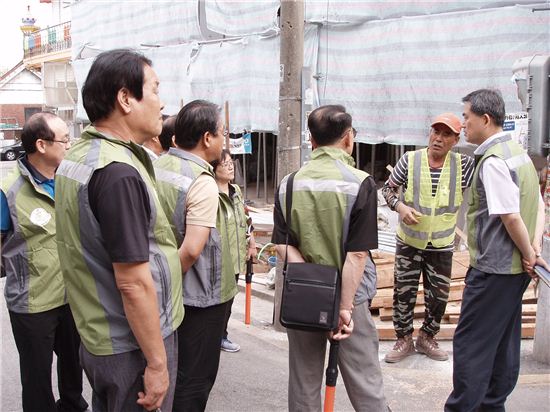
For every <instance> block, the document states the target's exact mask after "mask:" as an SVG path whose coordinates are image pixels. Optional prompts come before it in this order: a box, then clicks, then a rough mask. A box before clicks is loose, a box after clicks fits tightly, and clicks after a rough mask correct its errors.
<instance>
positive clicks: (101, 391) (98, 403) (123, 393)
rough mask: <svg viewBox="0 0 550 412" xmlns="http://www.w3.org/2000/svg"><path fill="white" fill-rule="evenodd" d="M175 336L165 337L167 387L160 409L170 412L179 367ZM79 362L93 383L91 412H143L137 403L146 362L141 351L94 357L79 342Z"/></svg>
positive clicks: (176, 337)
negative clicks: (168, 382)
mask: <svg viewBox="0 0 550 412" xmlns="http://www.w3.org/2000/svg"><path fill="white" fill-rule="evenodd" d="M177 339H178V335H177V333H175V332H174V333H172V334H171V335H170V336H168V337H167V338H166V339H164V347H165V348H166V357H167V361H168V376H169V379H170V386H169V388H168V392H167V393H166V396H165V398H164V401H163V402H162V406H161V410H162V411H165V412H166V411H171V410H172V402H173V399H174V388H175V385H176V372H177V368H178V341H177ZM80 362H81V363H82V367H83V369H84V372H86V376H87V377H88V380H89V381H90V385H91V386H92V390H93V393H92V410H93V411H94V412H119V411H120V412H133V411H136V412H143V411H144V410H145V409H144V408H143V407H142V406H140V405H138V404H137V400H138V392H140V391H143V372H144V371H145V366H146V364H147V363H146V361H145V357H144V356H143V352H141V350H134V351H131V352H125V353H119V354H116V355H106V356H96V355H93V354H91V353H90V352H88V351H87V350H86V348H85V347H84V345H82V344H81V345H80Z"/></svg>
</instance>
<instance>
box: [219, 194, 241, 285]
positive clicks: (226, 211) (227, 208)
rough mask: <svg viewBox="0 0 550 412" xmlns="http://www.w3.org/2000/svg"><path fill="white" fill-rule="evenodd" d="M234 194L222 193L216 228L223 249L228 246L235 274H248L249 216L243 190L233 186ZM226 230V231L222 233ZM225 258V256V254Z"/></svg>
mask: <svg viewBox="0 0 550 412" xmlns="http://www.w3.org/2000/svg"><path fill="white" fill-rule="evenodd" d="M231 187H232V188H233V192H231V191H230V195H227V194H225V193H223V192H220V206H219V210H218V218H217V223H216V226H217V227H218V230H219V232H220V233H222V239H223V241H222V248H224V247H225V246H226V245H227V246H228V250H229V252H230V254H231V261H232V264H233V269H232V270H233V274H234V275H236V274H240V273H245V272H246V253H247V251H248V246H247V240H246V230H247V223H246V220H247V216H246V213H245V209H244V202H243V197H242V193H241V189H240V188H239V186H237V185H231ZM222 228H225V231H222ZM224 256H225V254H224Z"/></svg>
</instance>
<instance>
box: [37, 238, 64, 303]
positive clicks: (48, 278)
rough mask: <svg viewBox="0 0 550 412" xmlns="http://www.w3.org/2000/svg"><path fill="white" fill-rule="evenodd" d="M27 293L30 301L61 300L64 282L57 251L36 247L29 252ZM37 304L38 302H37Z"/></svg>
mask: <svg viewBox="0 0 550 412" xmlns="http://www.w3.org/2000/svg"><path fill="white" fill-rule="evenodd" d="M31 282H32V285H30V284H29V293H30V297H31V298H32V299H38V298H42V299H40V300H41V301H43V302H41V303H42V304H45V301H50V302H54V301H55V300H57V299H58V298H59V299H63V296H64V287H65V286H64V285H65V284H64V281H63V274H62V273H61V268H60V266H59V257H58V255H57V250H54V249H51V248H48V247H42V246H38V247H36V248H34V249H33V250H31V251H29V283H31ZM37 303H38V302H37Z"/></svg>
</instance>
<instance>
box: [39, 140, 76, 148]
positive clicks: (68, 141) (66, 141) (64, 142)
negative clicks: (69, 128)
mask: <svg viewBox="0 0 550 412" xmlns="http://www.w3.org/2000/svg"><path fill="white" fill-rule="evenodd" d="M42 140H44V141H46V142H56V143H63V144H64V145H65V146H66V145H68V144H69V143H70V142H71V140H70V139H63V140H56V139H42Z"/></svg>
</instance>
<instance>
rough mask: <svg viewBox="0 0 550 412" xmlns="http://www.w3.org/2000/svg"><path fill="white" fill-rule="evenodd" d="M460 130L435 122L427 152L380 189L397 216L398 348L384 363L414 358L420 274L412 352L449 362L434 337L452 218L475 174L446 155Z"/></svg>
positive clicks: (407, 161)
mask: <svg viewBox="0 0 550 412" xmlns="http://www.w3.org/2000/svg"><path fill="white" fill-rule="evenodd" d="M461 129H462V124H461V122H460V119H459V118H458V117H457V116H455V115H454V114H452V113H442V114H440V115H439V116H437V117H436V118H435V119H434V120H433V121H432V123H431V130H430V136H429V143H428V147H427V148H425V149H421V150H416V151H412V152H408V153H405V154H404V155H403V156H402V157H401V158H400V159H399V161H398V162H397V164H396V166H395V168H394V169H393V171H392V173H391V175H390V177H389V179H388V180H387V182H386V183H385V184H384V187H383V189H382V193H383V195H384V197H385V199H386V202H387V203H388V206H389V207H390V209H392V210H394V211H396V212H398V213H399V226H398V228H397V245H396V251H395V273H394V287H393V324H394V328H395V333H396V335H397V342H396V343H395V345H394V347H393V349H392V350H391V351H390V352H389V353H388V354H386V357H385V361H386V362H389V363H394V362H399V361H401V360H403V359H404V358H406V357H407V356H409V355H412V354H413V353H415V344H414V343H413V340H412V334H413V319H414V307H415V303H416V294H417V291H418V284H419V278H420V274H421V273H422V274H423V282H424V301H425V303H424V304H425V307H426V310H425V315H424V323H423V324H422V327H421V328H420V331H419V333H418V338H417V340H416V352H420V353H423V354H425V355H426V356H428V357H429V358H431V359H434V360H438V361H444V360H447V359H448V357H449V356H448V354H447V352H445V351H444V350H442V349H440V348H439V345H438V343H437V341H436V340H435V335H436V334H437V333H438V332H439V329H440V322H441V318H442V317H443V315H444V313H445V308H446V306H447V299H448V297H449V288H450V282H451V265H452V259H453V249H454V239H455V227H456V219H457V213H458V209H459V207H460V205H461V203H462V193H463V191H464V190H465V189H466V188H467V187H468V186H469V185H470V181H471V179H472V173H473V169H474V162H473V159H472V158H471V157H469V156H465V155H461V154H458V153H454V152H451V149H452V148H453V147H454V146H455V145H456V144H457V143H458V141H459V139H460V130H461ZM399 187H402V188H403V191H402V194H401V196H400V195H399V193H398V190H399Z"/></svg>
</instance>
